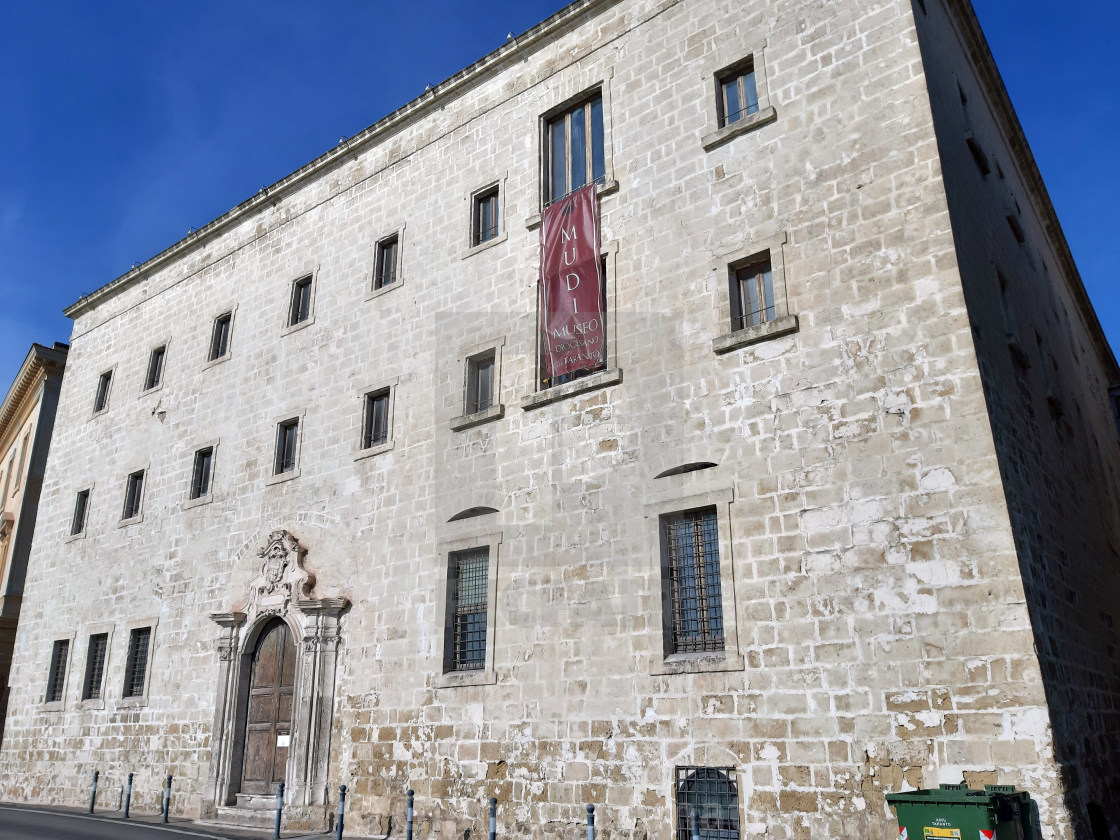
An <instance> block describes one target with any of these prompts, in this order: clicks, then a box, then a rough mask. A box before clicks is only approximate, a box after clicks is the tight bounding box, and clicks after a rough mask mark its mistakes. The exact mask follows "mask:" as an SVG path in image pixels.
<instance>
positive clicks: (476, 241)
mask: <svg viewBox="0 0 1120 840" xmlns="http://www.w3.org/2000/svg"><path fill="white" fill-rule="evenodd" d="M497 237H498V188H497V187H494V188H493V189H490V190H487V191H486V192H483V193H479V194H478V195H476V196H475V197H474V225H473V231H472V233H471V244H472V245H481V244H482V243H483V242H489V241H490V240H491V239H496V238H497Z"/></svg>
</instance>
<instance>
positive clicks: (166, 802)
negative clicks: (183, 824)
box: [163, 773, 171, 823]
mask: <svg viewBox="0 0 1120 840" xmlns="http://www.w3.org/2000/svg"><path fill="white" fill-rule="evenodd" d="M170 810H171V774H170V773H168V774H167V784H166V785H165V786H164V788H163V822H165V823H166V822H167V812H168V811H170Z"/></svg>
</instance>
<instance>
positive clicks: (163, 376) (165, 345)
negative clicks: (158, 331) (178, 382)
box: [139, 338, 171, 397]
mask: <svg viewBox="0 0 1120 840" xmlns="http://www.w3.org/2000/svg"><path fill="white" fill-rule="evenodd" d="M161 348H162V349H163V361H162V362H161V365H160V374H159V382H157V383H156V384H155V385H153V386H152V387H151V388H149V387H148V379H149V378H151V373H152V357H153V356H154V355H155V353H156V351H157V350H159V349H161ZM170 349H171V339H170V338H166V339H164V340H162V341H157V342H155V343H154V344H152V345H151V348H150V349H149V351H148V363H147V364H146V365H145V366H144V378H143V380H141V384H140V394H139V397H146V396H148V395H149V394H154V393H156V392H158V391H162V390H163V383H164V382H166V381H167V359H168V351H169V350H170Z"/></svg>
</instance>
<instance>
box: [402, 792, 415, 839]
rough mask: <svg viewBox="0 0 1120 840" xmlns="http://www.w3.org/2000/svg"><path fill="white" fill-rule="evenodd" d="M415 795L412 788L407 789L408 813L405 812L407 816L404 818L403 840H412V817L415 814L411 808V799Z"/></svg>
mask: <svg viewBox="0 0 1120 840" xmlns="http://www.w3.org/2000/svg"><path fill="white" fill-rule="evenodd" d="M415 795H416V794H415V792H414V791H413V790H412V788H409V789H408V811H407V816H406V819H405V829H404V838H405V840H412V815H413V814H414V813H415V809H414V808H413V806H412V797H414V796H415Z"/></svg>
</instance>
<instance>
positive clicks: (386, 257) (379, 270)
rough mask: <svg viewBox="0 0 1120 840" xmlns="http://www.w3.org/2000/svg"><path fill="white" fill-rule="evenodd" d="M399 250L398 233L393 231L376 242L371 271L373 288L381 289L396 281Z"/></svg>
mask: <svg viewBox="0 0 1120 840" xmlns="http://www.w3.org/2000/svg"><path fill="white" fill-rule="evenodd" d="M399 250H400V235H399V234H396V233H394V234H393V235H392V236H387V237H385V238H384V239H382V240H381V241H380V242H378V243H377V256H376V259H375V263H376V268H375V269H374V272H373V288H374V289H382V288H384V287H385V286H391V285H393V283H396V282H397V254H398V252H399Z"/></svg>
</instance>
